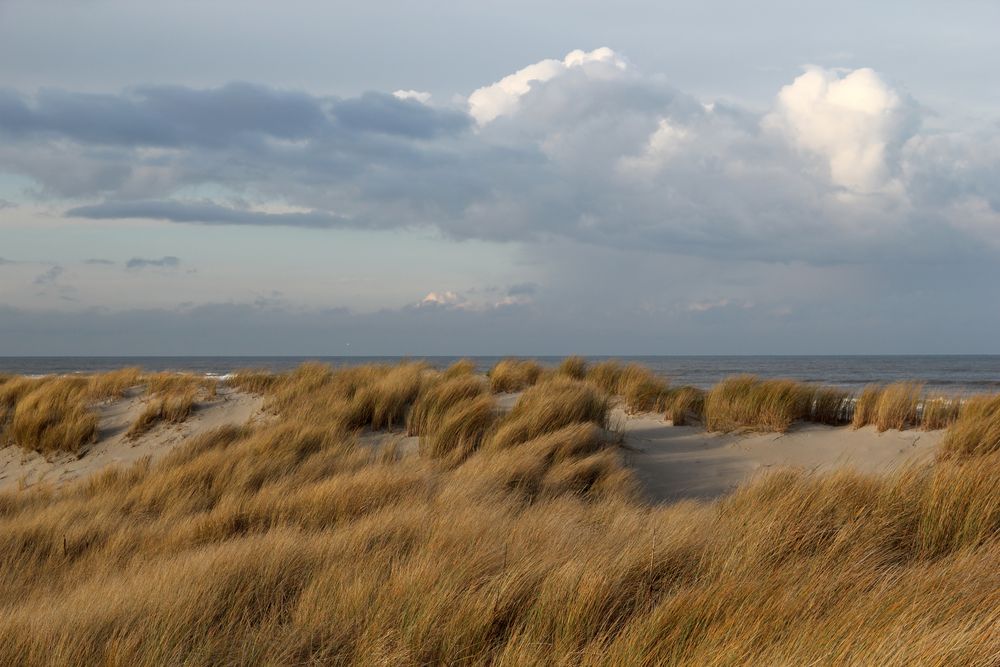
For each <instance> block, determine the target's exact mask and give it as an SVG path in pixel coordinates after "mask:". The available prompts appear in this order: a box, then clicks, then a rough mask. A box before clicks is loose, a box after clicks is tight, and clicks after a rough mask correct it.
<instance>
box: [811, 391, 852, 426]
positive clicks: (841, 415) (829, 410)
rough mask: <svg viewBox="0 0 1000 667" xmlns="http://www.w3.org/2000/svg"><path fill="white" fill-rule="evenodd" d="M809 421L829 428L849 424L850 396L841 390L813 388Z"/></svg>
mask: <svg viewBox="0 0 1000 667" xmlns="http://www.w3.org/2000/svg"><path fill="white" fill-rule="evenodd" d="M814 389H815V390H814V393H813V395H812V399H811V401H812V405H811V408H810V411H809V415H808V416H807V417H806V418H807V419H808V420H809V421H814V422H818V423H820V424H829V425H830V426H840V425H842V424H847V423H849V422H850V405H851V395H850V393H849V392H847V391H845V390H843V389H835V388H833V387H815V388H814Z"/></svg>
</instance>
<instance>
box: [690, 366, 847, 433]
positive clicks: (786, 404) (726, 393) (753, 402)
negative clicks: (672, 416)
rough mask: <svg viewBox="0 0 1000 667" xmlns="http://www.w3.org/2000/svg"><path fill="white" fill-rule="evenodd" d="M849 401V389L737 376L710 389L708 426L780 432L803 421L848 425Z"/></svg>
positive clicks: (706, 404) (706, 409)
mask: <svg viewBox="0 0 1000 667" xmlns="http://www.w3.org/2000/svg"><path fill="white" fill-rule="evenodd" d="M849 404H850V396H849V394H848V392H846V391H844V390H841V389H836V388H833V387H823V386H816V385H811V384H805V383H802V382H796V381H795V380H761V379H760V378H758V377H755V376H752V375H737V376H733V377H729V378H726V379H725V380H723V381H722V382H720V383H718V384H717V385H715V387H713V388H712V390H711V391H709V392H708V395H707V396H706V398H705V408H704V411H705V427H706V428H707V429H708V430H710V431H733V430H736V429H740V428H746V429H751V430H759V431H775V432H779V433H780V432H784V431H787V430H788V428H789V427H790V426H791V425H792V424H793V423H794V422H796V421H800V420H801V421H814V422H819V423H821V424H830V425H839V424H846V423H847V422H848V416H849Z"/></svg>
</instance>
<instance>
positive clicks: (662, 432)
mask: <svg viewBox="0 0 1000 667" xmlns="http://www.w3.org/2000/svg"><path fill="white" fill-rule="evenodd" d="M614 418H617V419H618V420H619V421H620V423H621V422H622V421H623V423H622V426H623V427H624V430H625V443H624V445H625V446H624V448H623V450H622V453H623V457H624V460H625V462H626V464H628V465H629V466H631V467H632V468H633V469H634V470H635V472H636V475H637V476H638V478H639V480H640V481H641V482H642V484H643V487H644V489H645V491H646V493H647V495H648V496H649V499H650V500H653V501H656V502H664V501H671V500H678V499H682V498H698V499H711V498H716V497H718V496H720V495H723V494H725V493H726V492H728V491H731V490H732V489H733V488H734V487H736V486H737V485H739V484H740V483H741V482H744V481H746V480H748V479H750V478H752V477H753V476H754V475H756V474H758V473H760V472H762V471H766V470H770V469H774V468H778V467H793V468H798V469H803V470H809V471H825V470H831V469H833V468H837V467H841V466H846V467H851V468H854V469H856V470H858V471H861V472H866V473H885V472H889V471H891V470H893V469H896V468H899V467H901V466H905V465H907V464H909V463H916V462H921V461H926V460H930V458H931V457H932V456H933V452H934V449H935V447H936V446H937V444H938V443H939V442H940V441H941V438H942V437H943V436H944V431H932V432H924V431H887V432H885V433H878V432H876V431H875V429H874V427H866V428H862V429H859V430H857V431H855V430H852V429H851V428H850V427H832V426H823V425H821V424H797V425H795V426H793V427H792V428H791V430H789V432H788V433H784V434H780V433H763V434H760V433H758V434H735V433H732V434H719V433H706V432H705V431H704V430H702V429H701V427H700V426H672V425H671V424H670V422H667V421H664V420H663V419H662V418H660V417H659V416H658V415H642V416H638V417H625V415H624V414H623V413H622V412H621V411H620V410H616V411H615V414H614V417H613V419H614Z"/></svg>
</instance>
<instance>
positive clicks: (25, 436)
mask: <svg viewBox="0 0 1000 667" xmlns="http://www.w3.org/2000/svg"><path fill="white" fill-rule="evenodd" d="M7 384H11V383H7ZM5 388H7V387H6V385H5ZM9 389H10V393H9V394H6V393H5V394H6V395H5V396H4V400H5V402H9V401H10V400H11V397H12V396H17V399H16V404H15V407H14V409H13V414H12V416H11V418H10V426H9V427H8V428H7V429H6V434H7V439H8V441H10V442H11V443H12V444H15V445H17V446H19V447H22V448H24V449H30V450H34V451H36V452H42V453H52V452H71V453H78V452H79V451H80V449H81V448H82V447H84V446H85V445H87V444H89V443H92V442H94V441H95V440H96V439H97V426H98V419H97V415H95V414H94V413H93V412H91V411H90V410H88V409H87V402H88V396H87V391H86V390H87V380H86V379H84V378H70V377H66V378H48V379H45V380H37V381H28V382H27V383H25V384H23V385H19V386H17V387H16V388H14V387H11V388H9Z"/></svg>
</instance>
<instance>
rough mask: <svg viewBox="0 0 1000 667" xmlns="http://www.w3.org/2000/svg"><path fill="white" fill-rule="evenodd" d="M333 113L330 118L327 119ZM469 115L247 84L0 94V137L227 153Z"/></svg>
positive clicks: (426, 131) (448, 124) (419, 133)
mask: <svg viewBox="0 0 1000 667" xmlns="http://www.w3.org/2000/svg"><path fill="white" fill-rule="evenodd" d="M331 111H332V113H330V112H331ZM469 124H470V123H469V119H468V116H466V115H465V114H464V113H460V112H456V111H450V110H439V109H435V108H433V107H429V106H426V105H424V104H421V103H419V102H417V101H414V100H401V99H398V98H396V97H393V96H392V95H387V94H382V93H367V94H365V95H362V96H361V97H358V98H351V99H344V100H341V99H338V98H323V97H316V96H312V95H309V94H307V93H303V92H292V91H283V90H277V89H273V88H268V87H265V86H257V85H253V84H249V83H240V82H238V83H230V84H227V85H225V86H222V87H219V88H209V89H195V88H187V87H183V86H138V87H135V88H132V89H129V90H126V91H124V92H123V93H120V94H107V93H101V94H96V93H79V92H72V91H67V90H56V89H45V90H42V91H40V92H39V93H38V94H37V95H35V96H34V97H30V98H29V97H26V96H23V95H21V94H19V93H18V92H16V91H13V90H0V134H3V135H6V136H7V137H8V138H10V139H14V140H17V139H25V138H31V139H37V138H42V139H44V138H46V137H52V138H57V139H69V140H71V141H75V142H79V143H81V144H95V145H106V146H120V147H140V146H145V147H163V148H180V147H197V146H200V147H208V148H222V147H228V146H232V145H234V144H240V143H250V144H253V143H256V142H259V141H261V140H263V139H269V138H270V139H279V140H285V141H299V140H305V141H315V140H317V139H319V138H324V137H326V138H336V137H337V136H338V135H344V138H345V139H346V140H350V135H351V134H352V133H353V132H356V131H359V130H360V131H370V132H379V133H384V134H398V135H403V136H407V137H418V138H429V137H433V136H437V135H440V134H447V133H455V132H460V131H462V130H464V129H465V128H467V127H468V126H469Z"/></svg>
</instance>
